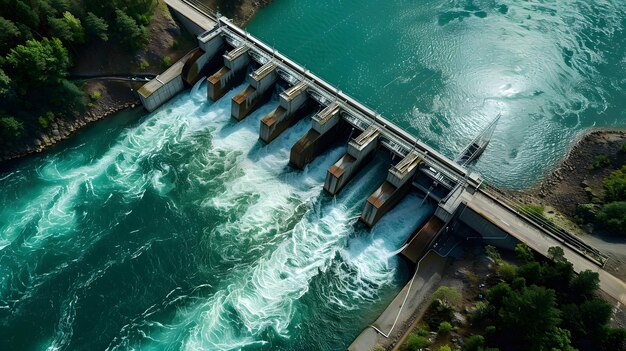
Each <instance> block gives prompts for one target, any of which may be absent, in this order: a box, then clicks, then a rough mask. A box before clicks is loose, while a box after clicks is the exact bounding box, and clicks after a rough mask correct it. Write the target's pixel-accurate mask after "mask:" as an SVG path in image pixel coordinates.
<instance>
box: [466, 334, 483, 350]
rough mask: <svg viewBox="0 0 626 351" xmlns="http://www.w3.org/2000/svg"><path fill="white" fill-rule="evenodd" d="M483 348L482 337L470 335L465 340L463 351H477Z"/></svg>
mask: <svg viewBox="0 0 626 351" xmlns="http://www.w3.org/2000/svg"><path fill="white" fill-rule="evenodd" d="M483 346H485V338H484V337H483V336H482V335H472V336H470V337H467V338H465V340H464V344H463V351H479V350H481V349H482V347H483Z"/></svg>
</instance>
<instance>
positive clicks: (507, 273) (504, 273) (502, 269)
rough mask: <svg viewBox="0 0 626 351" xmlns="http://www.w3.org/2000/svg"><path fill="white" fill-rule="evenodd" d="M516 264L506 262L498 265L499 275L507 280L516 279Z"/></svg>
mask: <svg viewBox="0 0 626 351" xmlns="http://www.w3.org/2000/svg"><path fill="white" fill-rule="evenodd" d="M515 271H516V269H515V266H513V265H512V264H508V263H504V264H502V265H501V266H499V267H498V271H497V272H498V275H499V276H500V277H501V278H502V279H503V280H505V281H507V282H511V281H513V279H515V273H516V272H515Z"/></svg>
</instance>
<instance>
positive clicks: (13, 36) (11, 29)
mask: <svg viewBox="0 0 626 351" xmlns="http://www.w3.org/2000/svg"><path fill="white" fill-rule="evenodd" d="M20 36H21V33H20V30H19V28H17V26H16V25H15V23H13V21H10V20H8V19H6V18H4V17H0V47H1V48H2V49H0V50H2V51H0V52H2V53H4V52H5V51H4V50H6V49H8V48H9V47H11V46H13V45H12V44H13V43H14V42H15V41H17V39H18V38H19V37H20Z"/></svg>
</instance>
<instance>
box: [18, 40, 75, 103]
mask: <svg viewBox="0 0 626 351" xmlns="http://www.w3.org/2000/svg"><path fill="white" fill-rule="evenodd" d="M6 59H7V64H8V66H9V67H10V69H11V73H13V77H14V79H15V81H16V83H17V85H18V88H19V90H20V94H22V95H25V94H26V92H27V90H28V89H29V88H31V87H39V86H40V85H41V84H42V83H53V84H58V83H59V82H60V81H61V79H63V77H65V76H66V75H67V69H68V67H69V65H70V58H69V55H68V53H67V50H66V49H65V47H63V44H62V43H61V41H60V40H59V39H57V38H52V39H48V38H43V39H42V40H41V41H37V40H28V41H27V42H26V44H25V45H18V46H17V47H15V48H13V49H11V51H10V52H9V54H8V55H7V58H6Z"/></svg>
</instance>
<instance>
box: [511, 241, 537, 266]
mask: <svg viewBox="0 0 626 351" xmlns="http://www.w3.org/2000/svg"><path fill="white" fill-rule="evenodd" d="M515 256H516V257H517V259H519V260H520V261H524V262H532V261H534V260H535V255H534V254H533V251H532V249H531V248H530V247H528V245H526V244H524V243H519V244H517V245H515Z"/></svg>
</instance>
